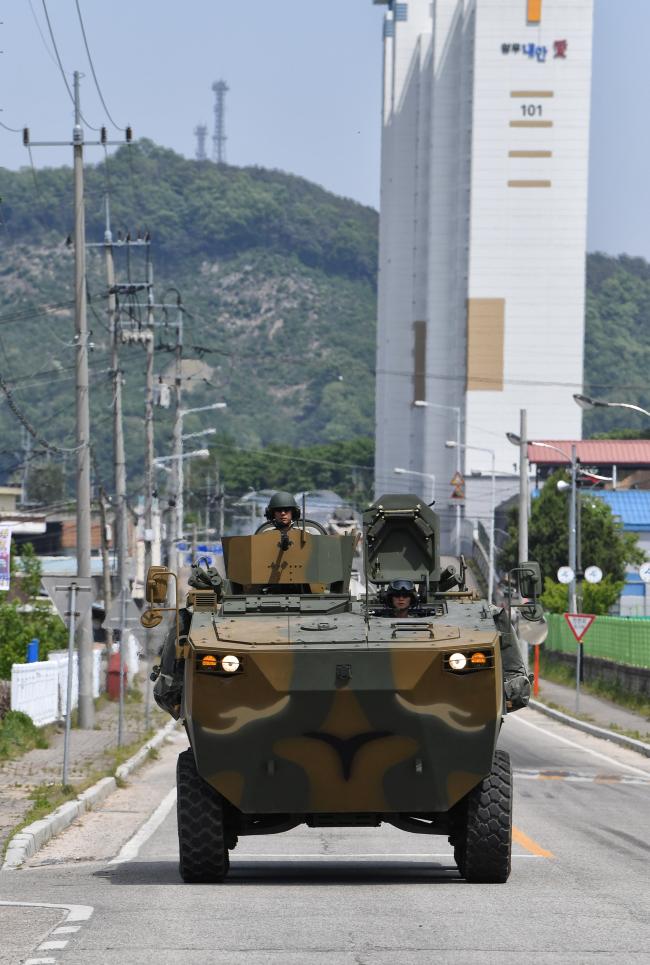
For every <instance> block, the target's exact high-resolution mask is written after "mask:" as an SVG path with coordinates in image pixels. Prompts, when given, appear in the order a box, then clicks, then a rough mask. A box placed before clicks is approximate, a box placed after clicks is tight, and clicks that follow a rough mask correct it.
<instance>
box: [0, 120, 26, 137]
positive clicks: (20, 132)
mask: <svg viewBox="0 0 650 965" xmlns="http://www.w3.org/2000/svg"><path fill="white" fill-rule="evenodd" d="M0 127H4V129H5V131H11V133H12V134H22V131H21V130H20V129H19V128H16V127H9V125H8V124H4V123H3V122H2V121H0Z"/></svg>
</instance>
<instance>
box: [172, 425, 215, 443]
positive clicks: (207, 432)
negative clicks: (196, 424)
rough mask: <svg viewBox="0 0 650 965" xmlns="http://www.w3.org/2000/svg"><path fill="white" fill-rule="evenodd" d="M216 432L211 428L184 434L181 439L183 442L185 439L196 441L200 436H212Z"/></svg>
mask: <svg viewBox="0 0 650 965" xmlns="http://www.w3.org/2000/svg"><path fill="white" fill-rule="evenodd" d="M216 431H217V430H216V429H214V428H212V429H202V430H201V431H200V432H186V433H184V434H183V435H182V436H181V438H182V440H183V442H185V440H186V439H198V438H200V437H201V436H213V435H214V434H215V432H216Z"/></svg>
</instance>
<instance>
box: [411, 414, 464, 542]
mask: <svg viewBox="0 0 650 965" xmlns="http://www.w3.org/2000/svg"><path fill="white" fill-rule="evenodd" d="M413 405H414V406H417V408H419V409H444V410H445V411H446V412H455V413H456V448H457V452H456V472H457V474H458V475H459V476H460V475H461V458H460V450H461V445H460V437H461V408H460V406H459V405H443V404H442V403H441V402H427V401H425V399H416V400H415V402H414V403H413ZM455 543H456V556H460V503H458V502H457V503H456V533H455Z"/></svg>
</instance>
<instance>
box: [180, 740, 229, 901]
mask: <svg viewBox="0 0 650 965" xmlns="http://www.w3.org/2000/svg"><path fill="white" fill-rule="evenodd" d="M176 790H177V798H176V814H177V818H178V851H179V857H180V861H179V871H180V874H181V878H182V879H183V881H186V882H188V883H198V882H218V881H223V879H224V878H225V876H226V875H227V874H228V868H229V867H230V861H229V859H228V848H227V846H226V842H227V836H226V829H225V822H224V809H223V805H222V799H221V795H220V794H218V793H217V791H215V790H214V788H212V787H210V785H209V784H207V783H206V782H205V781H204V780H203V778H202V777H200V776H199V774H198V772H197V770H196V764H195V763H194V754H193V752H192V750H191V748H189V749H188V750H186V751H183V753H182V754H179V755H178V763H177V765H176Z"/></svg>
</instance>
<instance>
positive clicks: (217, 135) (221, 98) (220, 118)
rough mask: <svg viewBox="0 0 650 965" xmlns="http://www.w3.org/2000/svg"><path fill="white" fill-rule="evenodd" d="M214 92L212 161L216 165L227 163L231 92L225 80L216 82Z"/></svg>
mask: <svg viewBox="0 0 650 965" xmlns="http://www.w3.org/2000/svg"><path fill="white" fill-rule="evenodd" d="M212 90H213V91H214V134H213V135H212V160H213V161H214V162H215V164H225V163H226V93H227V92H228V91H229V90H230V88H229V87H228V84H227V83H226V82H225V80H216V81H215V82H214V84H213V85H212Z"/></svg>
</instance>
